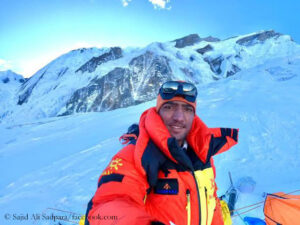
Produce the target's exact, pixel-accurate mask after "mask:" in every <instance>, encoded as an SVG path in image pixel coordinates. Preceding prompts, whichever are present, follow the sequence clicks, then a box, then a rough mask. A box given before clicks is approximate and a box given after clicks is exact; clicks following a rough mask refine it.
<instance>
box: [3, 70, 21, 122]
mask: <svg viewBox="0 0 300 225" xmlns="http://www.w3.org/2000/svg"><path fill="white" fill-rule="evenodd" d="M25 81H26V79H25V78H24V77H23V76H22V75H20V74H17V73H14V72H13V71H11V70H6V71H0V121H1V119H2V118H4V117H5V116H6V114H5V112H4V109H11V108H14V106H15V104H16V93H17V92H18V90H19V88H20V86H21V85H22V84H23V83H24V82H25ZM1 112H2V113H1ZM3 112H4V113H3ZM6 112H7V111H6Z"/></svg>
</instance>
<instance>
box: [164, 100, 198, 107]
mask: <svg viewBox="0 0 300 225" xmlns="http://www.w3.org/2000/svg"><path fill="white" fill-rule="evenodd" d="M166 104H170V105H175V106H182V107H193V106H191V105H189V104H187V103H185V102H182V101H168V102H166V103H164V105H166Z"/></svg>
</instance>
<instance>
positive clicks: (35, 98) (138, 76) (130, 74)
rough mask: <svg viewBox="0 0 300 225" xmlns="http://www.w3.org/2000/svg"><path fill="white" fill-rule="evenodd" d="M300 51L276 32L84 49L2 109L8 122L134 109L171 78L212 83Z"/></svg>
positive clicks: (51, 65) (52, 66)
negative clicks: (143, 46) (127, 108)
mask: <svg viewBox="0 0 300 225" xmlns="http://www.w3.org/2000/svg"><path fill="white" fill-rule="evenodd" d="M299 53H300V46H299V45H298V44H297V43H295V42H294V41H293V40H292V38H291V37H290V36H288V35H282V34H279V33H276V32H275V31H261V32H257V33H252V34H247V35H242V36H238V37H233V38H229V39H226V40H223V41H221V40H219V39H217V38H214V37H207V38H200V37H199V36H198V35H197V34H192V35H189V36H186V37H183V38H180V39H176V40H174V41H170V42H166V43H152V44H150V45H148V46H146V47H145V48H126V49H121V48H119V47H113V48H102V49H97V48H89V49H78V50H74V51H71V52H69V53H67V54H65V55H62V56H60V57H59V58H57V59H56V60H54V61H52V62H51V63H49V64H48V65H47V66H45V67H44V68H42V69H41V70H39V71H38V72H37V73H36V74H35V75H34V76H32V77H31V78H30V79H28V80H27V81H26V82H24V83H23V84H22V85H21V87H20V89H19V90H18V91H17V92H16V93H15V103H14V105H13V106H12V107H4V108H2V109H0V117H2V122H10V123H17V122H19V123H20V122H25V121H30V120H34V119H37V118H45V117H53V116H58V115H70V114H74V113H78V112H98V111H108V110H113V109H117V108H123V107H128V106H132V105H136V104H139V103H142V102H146V101H149V100H152V99H154V98H155V96H156V94H157V91H158V87H159V86H160V84H161V83H163V82H164V81H166V80H169V79H180V80H187V81H192V82H194V83H196V84H207V83H210V82H213V81H215V80H220V79H224V78H227V77H230V76H235V75H236V74H237V73H238V72H240V71H245V70H249V69H251V68H254V67H256V66H258V65H264V64H265V63H266V62H267V61H269V60H272V59H276V58H286V59H288V58H289V57H293V56H294V55H297V54H299ZM288 67H289V65H287V66H285V68H281V69H282V70H288ZM265 69H266V70H270V68H267V67H266V68H265ZM24 112H26V113H24ZM21 113H22V114H23V115H22V116H20V114H21Z"/></svg>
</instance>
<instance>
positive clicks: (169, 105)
mask: <svg viewBox="0 0 300 225" xmlns="http://www.w3.org/2000/svg"><path fill="white" fill-rule="evenodd" d="M163 109H166V110H169V109H172V105H171V104H164V105H163Z"/></svg>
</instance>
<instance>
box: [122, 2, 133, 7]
mask: <svg viewBox="0 0 300 225" xmlns="http://www.w3.org/2000/svg"><path fill="white" fill-rule="evenodd" d="M131 1H132V0H122V5H123V6H124V7H126V6H128V4H129V2H131Z"/></svg>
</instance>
